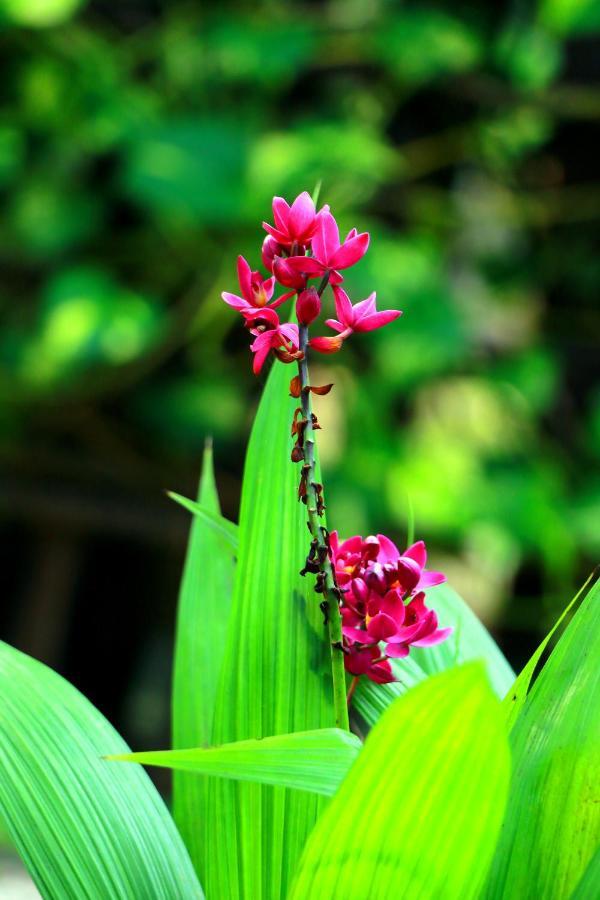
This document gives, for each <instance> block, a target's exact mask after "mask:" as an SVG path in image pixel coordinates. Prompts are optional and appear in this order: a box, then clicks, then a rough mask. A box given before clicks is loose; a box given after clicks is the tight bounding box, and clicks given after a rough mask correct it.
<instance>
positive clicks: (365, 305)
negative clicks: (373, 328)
mask: <svg viewBox="0 0 600 900" xmlns="http://www.w3.org/2000/svg"><path fill="white" fill-rule="evenodd" d="M376 299H377V294H376V292H375V291H373V293H372V294H369V296H368V297H367V299H366V300H361V301H360V303H355V304H354V306H353V309H354V321H355V322H358V321H359V319H363V318H364V317H365V316H370V315H371V314H372V313H374V312H377V310H376V307H375V302H376Z"/></svg>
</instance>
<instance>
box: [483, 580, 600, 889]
mask: <svg viewBox="0 0 600 900" xmlns="http://www.w3.org/2000/svg"><path fill="white" fill-rule="evenodd" d="M599 659H600V583H597V584H596V585H595V586H594V587H593V588H592V590H591V591H590V592H589V593H588V595H587V596H586V598H585V599H584V600H583V602H582V604H581V606H580V607H579V609H578V611H577V612H576V613H575V615H574V617H573V619H572V620H571V622H570V623H569V625H568V627H567V628H566V629H565V632H564V634H563V635H562V637H561V638H560V640H559V642H558V644H557V645H556V647H555V648H554V650H553V652H552V654H551V656H550V658H549V659H548V661H547V663H546V664H545V666H544V668H543V669H542V671H541V673H540V674H539V676H538V678H537V680H536V681H535V683H534V685H533V688H532V689H531V691H530V693H529V694H528V695H527V698H526V700H525V703H524V704H523V707H522V709H521V711H520V713H519V716H518V718H517V720H516V722H515V723H514V726H513V729H512V731H511V734H510V740H511V748H512V754H513V760H514V769H513V778H512V783H511V790H510V795H509V799H508V805H507V808H506V815H505V819H504V823H503V826H502V833H501V838H500V842H499V844H498V848H497V851H496V855H495V857H494V863H493V866H492V869H491V871H490V876H489V881H488V886H487V892H486V893H485V897H486V898H488V900H492V898H494V900H495V898H503V900H504V898H509V897H511V898H512V897H518V898H519V900H528V898H531V900H534V898H536V900H537V898H539V897H543V898H544V900H558V898H563V897H569V896H570V895H571V893H572V891H573V890H574V889H575V887H576V886H577V884H578V882H579V880H580V879H581V877H582V875H583V873H584V872H585V869H586V867H587V865H588V864H589V862H590V860H591V858H592V856H593V854H594V852H595V851H596V849H597V845H598V835H599V834H600V803H598V784H599V783H600V716H599V715H598V709H599V707H600V667H599V666H598V660H599Z"/></svg>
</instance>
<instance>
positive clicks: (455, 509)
mask: <svg viewBox="0 0 600 900" xmlns="http://www.w3.org/2000/svg"><path fill="white" fill-rule="evenodd" d="M0 20H1V22H2V33H1V35H0V41H1V43H2V51H3V59H4V72H5V75H4V79H3V88H2V98H3V99H2V108H1V109H2V111H1V115H0V190H1V191H2V194H3V201H4V202H3V206H4V210H5V215H4V216H3V218H2V220H1V222H0V239H1V240H0V247H1V252H2V257H3V259H2V261H3V279H2V286H1V288H0V308H1V310H2V318H3V328H2V335H1V339H0V397H1V401H2V406H1V410H0V429H1V441H2V447H1V452H2V459H3V462H4V464H5V470H6V472H7V473H8V476H9V479H10V483H11V485H12V488H11V491H9V496H8V499H7V500H6V502H5V512H6V515H7V522H9V523H10V522H12V521H14V519H15V518H17V519H19V521H21V520H22V519H23V518H24V520H25V525H26V536H27V534H28V533H29V532H32V533H37V530H38V529H39V521H38V520H39V518H40V516H41V513H40V511H39V510H40V507H43V510H44V513H43V516H44V517H45V518H44V523H45V524H44V527H45V528H48V527H50V529H51V530H52V529H55V528H58V530H59V531H60V529H61V527H62V526H61V522H62V520H61V518H60V517H61V515H62V512H61V503H60V501H58V502H56V503H55V506H56V512H55V515H56V522H58V525H56V524H55V523H54V520H53V519H52V515H53V513H52V512H51V513H48V508H47V507H48V496H47V494H48V492H49V495H50V501H49V502H50V506H51V507H52V509H53V508H54V507H53V506H52V503H53V498H55V497H59V498H60V496H61V492H62V491H65V490H66V491H67V493H70V494H74V496H75V498H76V499H77V498H80V499H81V498H83V501H82V502H84V503H85V506H86V512H85V516H83V523H84V524H83V525H82V524H81V521H80V520H79V519H77V527H78V528H80V529H81V528H88V527H89V528H91V529H92V531H93V528H94V527H95V526H94V522H95V519H94V516H95V510H96V505H97V503H99V502H100V501H99V500H98V495H102V498H104V497H106V496H108V497H110V498H114V499H115V506H114V510H112V512H111V509H109V511H108V513H106V512H105V511H104V512H102V511H101V514H100V513H99V515H104V516H105V517H106V516H108V518H109V519H110V520H111V526H112V525H113V524H114V527H115V528H116V529H117V532H118V533H123V534H124V535H125V534H128V533H129V531H130V530H131V529H134V530H135V528H136V527H137V525H138V524H139V526H140V529H141V532H143V533H145V532H144V528H146V524H145V523H144V524H143V525H142V524H140V523H137V520H136V518H135V510H136V509H139V508H140V505H141V507H142V509H145V508H146V507H147V505H148V504H149V503H151V502H154V501H153V500H152V499H149V498H155V495H157V494H158V491H159V489H160V488H162V487H174V488H177V489H179V490H181V492H186V490H187V493H188V494H189V495H191V494H192V492H193V490H194V483H195V475H196V472H197V469H198V462H199V458H200V454H201V448H202V444H203V440H204V438H205V437H206V436H207V435H209V434H212V435H213V436H214V439H215V459H216V465H217V477H218V479H219V480H220V482H221V484H222V495H223V497H224V505H225V512H226V513H227V514H228V515H230V516H231V517H235V516H236V515H237V504H238V500H239V490H240V484H239V482H240V473H241V465H242V460H243V446H244V444H245V441H246V439H247V435H248V432H249V425H250V422H251V418H252V413H253V410H254V408H255V402H256V397H257V393H258V388H259V385H258V384H257V382H256V380H255V379H254V378H253V376H252V374H251V371H250V364H249V354H248V351H247V346H246V345H247V341H246V336H245V335H244V333H243V331H242V329H241V328H240V325H239V322H238V321H237V319H236V318H235V316H233V315H232V313H231V311H230V310H229V309H228V308H227V307H225V305H224V304H222V303H221V301H220V299H219V294H220V291H221V290H223V289H232V288H233V286H234V285H235V268H234V262H235V256H236V254H237V253H238V252H242V253H244V254H245V255H247V256H248V257H249V259H250V260H251V262H252V263H253V264H254V265H256V264H258V262H259V253H258V250H259V246H260V241H261V232H260V221H261V220H262V219H263V218H266V217H268V216H269V203H270V198H271V197H272V195H273V194H274V193H277V194H283V195H285V196H287V197H288V198H290V197H292V196H293V195H295V193H297V192H299V191H300V190H302V189H305V188H308V189H309V190H310V189H312V188H313V186H314V185H315V184H316V183H317V182H318V181H322V184H323V187H322V199H324V200H326V201H327V202H329V203H331V204H332V206H334V207H335V211H336V213H339V218H340V219H341V222H342V225H344V226H347V227H348V228H349V227H350V226H351V225H354V224H356V225H358V226H360V227H361V228H369V229H370V230H371V232H372V249H371V250H370V252H369V254H368V255H367V257H366V258H365V260H364V262H363V263H361V265H360V266H359V267H357V270H356V272H355V273H354V272H353V273H352V275H351V276H350V277H349V278H348V283H349V285H350V289H351V295H352V296H353V297H354V298H356V299H360V298H362V297H364V296H366V294H367V293H368V292H370V291H371V290H372V289H373V288H376V289H377V291H378V297H379V301H380V303H381V305H382V306H384V307H385V306H395V307H398V306H399V307H401V308H402V309H403V310H404V317H403V319H402V320H401V321H400V322H399V323H397V324H396V325H394V326H392V327H390V328H388V329H384V330H383V331H381V332H376V333H374V334H372V335H368V336H362V337H358V338H356V339H355V340H354V341H353V342H352V343H351V344H349V345H348V349H347V350H345V352H344V354H343V355H340V356H339V357H332V358H330V359H328V360H327V361H325V362H324V363H323V368H325V367H327V369H328V373H330V374H328V375H327V380H328V381H329V380H334V381H335V382H336V387H335V391H334V393H333V394H332V395H331V396H330V397H328V398H326V399H325V401H324V402H322V403H321V404H320V417H321V420H322V424H323V427H324V430H323V432H322V440H321V456H322V461H323V466H324V469H325V474H326V478H327V487H328V500H329V504H328V505H329V511H328V518H329V521H330V522H331V523H333V524H334V525H335V523H336V522H337V523H343V526H342V527H343V531H344V532H346V533H352V532H354V531H362V532H369V531H372V530H382V531H387V532H388V533H391V534H392V535H394V536H396V537H397V538H398V540H399V542H402V540H403V538H404V535H405V532H406V522H407V518H408V516H409V508H410V507H411V506H412V508H413V509H414V513H415V517H416V524H417V530H418V532H419V535H422V536H424V537H425V538H426V539H427V541H428V544H429V545H430V547H431V552H432V554H433V556H434V558H435V559H436V564H438V565H439V567H445V569H446V570H447V571H448V574H449V577H450V580H451V581H452V582H453V583H454V584H455V586H456V587H457V588H459V590H460V591H461V593H462V594H463V595H464V596H465V597H466V598H467V599H468V600H469V601H470V602H471V603H472V604H473V605H474V606H475V607H476V608H477V609H478V611H479V612H480V613H481V614H483V615H484V617H485V618H486V619H487V620H488V621H489V622H496V623H498V624H499V625H500V626H501V627H503V628H504V632H505V642H506V643H507V645H508V651H509V655H510V652H511V644H510V640H511V636H513V635H516V634H517V633H519V632H521V631H525V632H527V631H531V632H535V634H536V635H537V634H538V633H539V632H540V631H543V630H544V627H545V625H546V624H547V622H548V621H549V619H550V617H551V615H552V614H553V613H555V612H556V609H557V608H558V607H559V606H560V605H561V604H562V601H563V600H564V597H565V596H568V595H569V594H570V593H572V588H573V586H574V584H575V583H576V582H578V581H581V580H582V576H583V575H584V574H585V573H586V572H587V570H589V568H590V567H591V565H592V563H593V561H594V558H595V556H596V555H597V551H598V543H599V532H598V528H597V522H598V517H599V515H600V479H599V478H598V475H597V474H596V475H595V476H594V475H593V474H592V472H593V470H594V462H596V463H597V459H598V454H599V447H600V393H599V391H598V388H597V386H596V387H595V386H594V379H593V374H594V362H595V361H596V359H597V342H598V337H599V334H600V328H599V318H598V310H597V306H595V298H596V297H597V295H598V289H599V287H600V264H599V263H598V259H597V256H596V257H595V256H594V253H593V239H594V232H593V227H594V224H595V218H597V214H598V208H599V201H600V184H599V183H598V173H597V169H596V164H597V163H596V153H595V150H594V129H595V128H597V121H598V117H599V116H600V88H598V86H597V85H596V86H595V85H594V84H593V76H594V64H593V51H594V49H596V50H597V34H598V31H599V30H600V17H599V15H598V6H597V4H596V3H594V2H593V0H541V2H540V3H538V4H537V5H536V4H531V5H527V4H522V5H514V4H510V5H508V4H507V5H506V7H505V8H504V9H502V8H493V7H492V6H488V5H486V4H479V5H475V4H466V3H458V4H456V3H452V4H451V3H432V4H428V5H424V4H417V3H412V4H410V3H406V4H401V3H397V2H391V0H374V2H369V3H366V2H364V0H363V2H360V0H348V2H341V0H339V2H324V3H319V2H311V3H296V2H290V3H285V4H276V3H273V2H262V3H258V4H249V3H246V4H244V3H237V4H236V3H216V2H215V3H209V4H206V3H204V4H194V3H189V2H186V0H170V2H166V0H164V2H159V0H154V2H151V0H137V2H134V0H132V2H129V3H127V4H117V5H115V4H112V3H108V2H106V0H104V2H101V0H96V2H87V3H86V2H84V0H52V2H41V0H36V2H32V0H2V2H0ZM596 75H597V72H596ZM290 374H291V370H290ZM596 472H597V469H596ZM23 498H25V501H26V502H25V504H24V503H23ZM132 509H133V510H134V513H131V510H132ZM161 509H162V507H161ZM23 510H24V511H23ZM74 515H75V514H74ZM111 515H112V519H111ZM174 515H175V513H174ZM48 517H49V520H50V526H48ZM119 517H124V520H125V521H124V524H123V525H122V526H118V520H119ZM142 517H143V516H142ZM177 521H178V522H179V521H180V519H178V520H177ZM53 523H54V524H53ZM90 523H92V524H91V525H90ZM136 523H137V524H136ZM72 524H73V523H72V522H71V523H70V527H72ZM119 528H120V530H119ZM157 529H158V532H157V533H158V542H159V544H160V543H161V540H162V538H161V530H160V522H159V523H158V525H157ZM152 539H153V540H156V534H155V533H154V532H153V538H152ZM168 542H169V539H167V537H165V539H164V543H168ZM166 583H167V585H168V587H169V591H170V592H168V591H161V590H160V589H159V588H158V587H155V586H154V585H146V588H145V589H146V591H147V592H148V594H149V595H150V596H154V599H153V600H152V601H151V603H150V604H149V605H152V604H154V606H163V607H164V606H165V605H166V607H167V613H166V614H165V615H166V617H167V618H168V616H169V615H171V613H172V609H173V606H172V605H171V606H169V603H171V602H172V604H174V602H175V596H176V588H175V585H176V579H175V573H174V576H173V578H172V579H171V580H169V578H168V577H167V578H166ZM69 589H70V588H64V590H69ZM153 591H154V595H153ZM169 598H170V599H169ZM509 598H513V600H512V601H511V600H509ZM144 608H146V605H144ZM62 614H63V615H67V613H65V612H63V613H62ZM531 642H532V643H535V637H532V638H531ZM520 652H521V651H520V650H518V648H517V646H516V644H515V647H514V648H513V656H514V655H517V656H518V655H519V653H520ZM517 661H518V660H517Z"/></svg>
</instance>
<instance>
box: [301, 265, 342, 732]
mask: <svg viewBox="0 0 600 900" xmlns="http://www.w3.org/2000/svg"><path fill="white" fill-rule="evenodd" d="M326 283H327V282H325V284H326ZM325 284H323V288H324V287H325ZM299 346H300V350H302V352H303V354H304V356H303V358H302V359H301V360H299V361H298V374H299V376H300V383H301V393H300V397H301V404H302V415H303V418H304V419H305V420H306V425H305V429H304V464H305V467H306V469H305V471H306V508H307V512H308V527H309V529H310V533H311V535H312V537H313V541H316V547H317V558H318V560H319V569H320V573H321V584H322V587H323V603H324V606H323V611H324V615H325V619H326V622H327V628H328V633H329V644H330V650H331V671H332V676H333V704H334V711H335V724H336V725H337V727H338V728H343V729H344V730H346V731H349V723H348V703H347V699H346V672H345V669H344V651H343V649H342V646H343V645H342V617H341V613H340V605H339V589H338V586H337V584H336V580H335V574H334V571H333V568H332V565H331V560H330V558H329V546H328V541H327V532H326V530H325V529H324V528H323V527H322V525H321V523H320V521H319V513H318V508H319V497H318V494H317V487H316V485H317V479H316V470H315V431H314V427H313V418H312V404H311V399H310V390H309V385H310V381H309V376H308V359H307V354H308V327H307V326H306V325H300V326H299Z"/></svg>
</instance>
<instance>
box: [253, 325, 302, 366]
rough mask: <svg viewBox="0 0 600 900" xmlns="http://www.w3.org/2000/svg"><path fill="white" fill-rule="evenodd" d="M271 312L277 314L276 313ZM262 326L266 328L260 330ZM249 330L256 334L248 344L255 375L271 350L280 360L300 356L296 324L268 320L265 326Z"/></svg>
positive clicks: (289, 360) (283, 360) (287, 360)
mask: <svg viewBox="0 0 600 900" xmlns="http://www.w3.org/2000/svg"><path fill="white" fill-rule="evenodd" d="M273 314H274V315H275V316H276V315H277V313H273ZM263 328H266V330H262V329H263ZM251 331H252V333H253V334H255V335H256V338H255V340H254V341H253V343H252V344H251V345H250V349H251V350H252V352H253V353H254V363H253V365H252V370H253V372H254V374H255V375H258V373H259V372H260V370H261V369H262V367H263V365H264V363H265V360H266V358H267V356H268V355H269V353H270V351H271V350H273V352H274V353H275V355H276V356H277V358H278V359H280V360H281V361H282V362H293V361H294V360H296V359H300V358H301V356H302V351H301V350H299V341H298V326H297V325H294V324H293V323H289V324H285V325H281V324H279V323H278V324H277V325H271V323H270V322H268V323H267V325H266V326H265V325H259V326H258V328H252V329H251Z"/></svg>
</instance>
